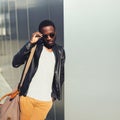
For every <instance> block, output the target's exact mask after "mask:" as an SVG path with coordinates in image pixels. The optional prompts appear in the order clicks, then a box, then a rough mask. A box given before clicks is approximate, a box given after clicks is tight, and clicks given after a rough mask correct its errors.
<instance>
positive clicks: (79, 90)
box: [64, 0, 120, 120]
mask: <svg viewBox="0 0 120 120" xmlns="http://www.w3.org/2000/svg"><path fill="white" fill-rule="evenodd" d="M64 41H65V50H66V69H65V75H66V78H65V120H120V1H119V0H64Z"/></svg>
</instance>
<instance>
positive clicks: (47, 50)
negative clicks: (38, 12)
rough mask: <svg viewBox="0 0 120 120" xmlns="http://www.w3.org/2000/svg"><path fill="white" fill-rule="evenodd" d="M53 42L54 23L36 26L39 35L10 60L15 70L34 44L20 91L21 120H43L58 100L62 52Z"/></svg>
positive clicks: (62, 79) (62, 63)
mask: <svg viewBox="0 0 120 120" xmlns="http://www.w3.org/2000/svg"><path fill="white" fill-rule="evenodd" d="M55 39H56V28H55V25H54V23H53V22H52V21H50V20H44V21H42V22H41V23H40V25H39V32H34V33H33V34H32V38H31V40H30V41H29V42H27V43H26V44H25V45H24V46H23V48H22V49H21V50H20V51H19V52H18V53H17V54H16V55H15V56H14V58H13V66H14V67H19V66H20V65H22V64H24V63H25V62H26V61H27V60H28V56H29V54H30V51H31V48H32V47H33V46H34V45H35V44H37V48H36V51H35V53H34V56H33V59H32V62H31V65H30V68H29V70H28V72H27V74H26V77H25V80H24V82H23V85H22V87H21V88H20V96H21V97H20V109H21V120H45V118H46V116H47V114H48V112H49V110H50V109H51V107H52V103H53V101H55V100H56V99H58V100H60V99H61V87H62V84H63V81H64V61H65V52H64V49H63V48H62V47H61V46H59V45H57V44H56V43H55Z"/></svg>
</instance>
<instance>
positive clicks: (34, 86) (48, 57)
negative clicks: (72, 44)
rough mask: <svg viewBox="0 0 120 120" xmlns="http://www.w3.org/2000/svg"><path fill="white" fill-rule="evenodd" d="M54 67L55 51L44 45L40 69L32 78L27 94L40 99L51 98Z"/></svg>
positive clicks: (46, 99)
mask: <svg viewBox="0 0 120 120" xmlns="http://www.w3.org/2000/svg"><path fill="white" fill-rule="evenodd" d="M54 67H55V56H54V53H53V52H49V51H47V49H46V48H45V47H44V46H43V50H42V52H41V56H40V58H39V64H38V69H37V71H36V73H35V75H34V76H33V78H32V81H31V83H30V86H29V89H28V93H27V96H30V97H32V98H35V99H38V100H44V101H49V100H51V92H52V82H53V75H54Z"/></svg>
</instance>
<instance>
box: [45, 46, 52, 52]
mask: <svg viewBox="0 0 120 120" xmlns="http://www.w3.org/2000/svg"><path fill="white" fill-rule="evenodd" d="M44 47H45V46H44ZM45 49H46V50H47V51H48V52H52V51H53V50H52V48H51V49H48V48H47V47H45Z"/></svg>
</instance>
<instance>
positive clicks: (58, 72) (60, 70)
mask: <svg viewBox="0 0 120 120" xmlns="http://www.w3.org/2000/svg"><path fill="white" fill-rule="evenodd" d="M33 46H34V45H31V44H30V42H27V43H26V44H25V45H24V46H23V48H21V50H20V51H19V52H18V53H17V54H16V55H15V56H14V58H13V62H12V65H13V67H19V66H20V65H22V64H24V63H25V62H26V61H27V60H28V57H29V54H30V51H31V48H32V47H33ZM42 48H43V43H42V42H40V41H39V42H38V43H37V48H36V51H35V53H34V56H33V59H32V62H31V65H30V68H29V70H28V72H27V74H26V77H25V80H24V82H23V85H22V87H21V88H20V95H24V96H26V94H27V90H28V88H29V85H30V82H31V80H32V77H33V76H34V74H35V72H36V70H37V68H38V61H39V57H40V54H41V51H42ZM52 49H53V53H54V55H55V60H56V63H55V70H54V77H53V83H52V93H51V96H52V97H53V98H54V99H58V100H60V99H61V87H62V84H63V82H64V62H65V52H64V49H63V48H62V47H61V46H59V45H57V44H55V45H54V46H53V48H52ZM38 94H39V92H38Z"/></svg>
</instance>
